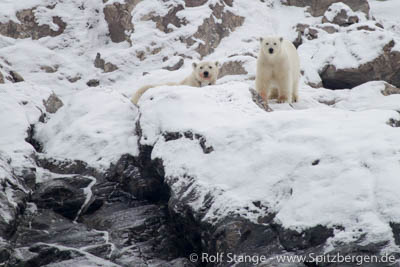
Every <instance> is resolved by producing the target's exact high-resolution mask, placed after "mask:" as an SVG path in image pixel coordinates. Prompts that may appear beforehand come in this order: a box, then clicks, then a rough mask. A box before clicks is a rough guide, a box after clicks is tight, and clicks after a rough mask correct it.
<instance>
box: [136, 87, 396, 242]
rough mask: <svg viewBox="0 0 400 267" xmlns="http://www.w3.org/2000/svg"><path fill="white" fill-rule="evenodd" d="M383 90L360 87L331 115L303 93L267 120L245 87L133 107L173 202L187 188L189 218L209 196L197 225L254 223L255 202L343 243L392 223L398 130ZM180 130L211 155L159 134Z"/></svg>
mask: <svg viewBox="0 0 400 267" xmlns="http://www.w3.org/2000/svg"><path fill="white" fill-rule="evenodd" d="M383 88H384V85H383V83H382V82H373V83H372V84H365V85H362V86H360V87H359V88H355V89H354V90H352V91H348V94H347V97H346V98H344V99H343V100H340V101H339V102H338V103H336V104H335V105H334V106H332V107H327V106H326V105H323V104H319V103H317V101H316V100H315V99H314V94H315V93H317V92H318V90H313V89H308V90H304V89H303V90H301V91H300V92H301V94H300V99H301V101H300V102H299V103H298V104H295V105H294V109H290V110H287V109H285V108H283V109H281V110H275V112H271V113H267V112H265V111H263V110H261V109H259V108H258V107H257V106H256V105H255V104H254V103H253V102H252V101H251V97H250V93H249V92H248V89H249V86H248V85H247V84H246V83H239V82H231V83H227V84H221V85H215V86H208V87H205V88H190V87H177V86H176V87H157V88H154V89H152V90H151V91H149V92H147V93H145V94H144V95H143V99H142V100H141V102H140V107H141V112H142V117H141V120H140V122H141V128H142V130H143V136H144V138H143V139H141V143H142V144H149V145H154V150H153V153H152V158H161V159H163V163H164V168H165V172H166V177H167V181H168V182H169V183H171V184H172V190H173V191H175V193H176V194H178V193H179V192H180V190H181V188H182V185H184V184H187V185H188V184H192V185H191V189H189V190H188V192H190V191H192V190H193V192H195V195H196V198H195V199H194V200H193V203H192V206H193V208H194V209H195V210H200V209H201V208H202V205H203V201H204V198H205V196H206V195H207V194H208V193H211V195H212V196H213V197H214V202H213V204H212V206H211V208H210V209H209V210H208V212H207V214H206V216H205V220H209V221H214V220H215V219H218V218H223V216H225V215H228V214H231V213H239V214H241V215H242V216H245V217H249V218H250V219H253V220H254V221H256V219H257V217H258V216H259V215H260V213H262V211H261V210H259V209H258V208H257V207H255V206H254V205H253V204H252V203H253V202H255V201H261V203H262V204H263V205H264V206H267V207H269V209H270V212H274V213H276V218H275V220H276V221H277V222H279V223H281V224H282V225H283V226H284V227H288V228H292V229H298V230H301V229H306V228H308V227H312V226H314V225H316V224H321V225H328V226H334V225H342V226H344V227H345V229H346V230H345V231H346V232H347V233H348V235H347V236H346V238H347V240H346V241H348V242H349V241H352V240H353V238H354V237H355V236H357V234H354V233H353V231H355V230H356V229H358V228H362V229H363V230H364V231H365V232H367V233H368V235H369V236H370V238H371V239H377V240H379V239H380V238H386V240H387V239H390V238H391V229H390V227H389V225H388V224H389V222H390V221H398V220H399V219H400V212H399V210H398V209H396V208H395V207H398V205H400V199H399V198H398V192H397V188H398V186H400V180H398V177H397V174H398V173H399V172H400V166H399V164H398V161H399V159H400V151H399V150H398V147H400V141H399V139H398V136H399V134H400V129H399V128H393V127H390V126H389V125H388V124H387V122H388V121H389V119H391V118H393V119H396V120H399V119H400V114H399V113H398V112H396V111H394V109H397V110H400V95H391V96H383V95H382V94H381V93H380V91H381V90H382V89H383ZM341 94H343V93H341ZM279 106H280V105H278V104H273V105H272V107H273V108H275V109H276V108H277V107H279ZM165 110H168V112H165ZM187 131H191V132H193V133H197V134H201V135H202V136H204V137H205V139H206V140H207V141H206V146H212V147H213V148H214V151H213V152H211V153H209V154H205V153H204V152H203V151H202V149H201V146H200V144H199V141H198V140H190V139H188V138H181V139H177V140H173V141H167V142H166V141H165V139H164V138H163V137H162V136H161V134H162V133H166V132H180V133H184V132H187ZM316 160H319V164H318V165H315V166H314V165H312V163H313V162H314V161H316ZM188 176H189V177H188ZM176 177H179V181H178V182H176V183H175V178H176ZM185 177H186V178H185ZM193 178H194V179H193ZM250 192H251V193H250ZM246 207H247V208H250V211H252V210H253V211H254V210H255V211H257V213H252V212H247V211H246ZM360 234H361V233H360Z"/></svg>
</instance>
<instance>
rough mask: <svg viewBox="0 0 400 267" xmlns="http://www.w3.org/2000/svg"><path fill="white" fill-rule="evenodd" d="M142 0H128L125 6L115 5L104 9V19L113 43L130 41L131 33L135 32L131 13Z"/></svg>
mask: <svg viewBox="0 0 400 267" xmlns="http://www.w3.org/2000/svg"><path fill="white" fill-rule="evenodd" d="M140 1H141V0H127V1H126V2H125V3H124V4H120V3H114V4H111V5H106V6H105V7H104V10H103V12H104V17H105V20H106V22H107V24H108V30H109V32H110V38H111V41H113V42H114V43H120V42H123V41H130V39H129V33H131V32H132V31H133V30H134V26H133V24H132V15H131V12H132V10H133V8H134V7H135V6H136V5H137V4H138V3H139V2H140Z"/></svg>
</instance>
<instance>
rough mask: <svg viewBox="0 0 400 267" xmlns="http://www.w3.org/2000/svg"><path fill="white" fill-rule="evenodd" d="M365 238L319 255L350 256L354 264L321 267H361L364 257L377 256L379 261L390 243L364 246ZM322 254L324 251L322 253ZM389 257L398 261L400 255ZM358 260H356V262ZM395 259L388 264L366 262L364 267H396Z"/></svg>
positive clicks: (328, 264)
mask: <svg viewBox="0 0 400 267" xmlns="http://www.w3.org/2000/svg"><path fill="white" fill-rule="evenodd" d="M363 241H365V240H364V237H362V238H360V239H359V240H357V241H355V242H351V243H348V244H337V247H336V248H334V249H333V250H331V251H329V253H327V254H323V253H318V254H320V255H332V256H333V255H343V256H348V257H352V258H353V262H348V263H340V262H333V263H329V262H325V263H320V265H318V266H321V267H327V266H329V267H331V266H333V267H345V266H348V267H353V266H354V267H355V266H360V265H361V264H360V263H361V260H360V258H361V257H363V258H365V257H371V256H375V257H377V258H378V259H379V258H380V257H381V255H384V254H381V253H382V250H384V248H385V247H387V246H388V242H378V243H367V244H363ZM321 252H322V251H321ZM387 256H390V257H392V258H393V259H395V260H396V259H398V258H399V256H400V255H398V253H396V254H387ZM354 259H356V260H354ZM393 259H392V260H391V261H389V259H388V261H387V262H381V263H379V262H367V261H364V262H362V266H363V267H364V266H365V267H389V266H396V265H393Z"/></svg>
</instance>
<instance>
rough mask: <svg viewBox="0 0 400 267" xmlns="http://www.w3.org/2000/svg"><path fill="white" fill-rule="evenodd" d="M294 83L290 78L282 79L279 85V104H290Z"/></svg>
mask: <svg viewBox="0 0 400 267" xmlns="http://www.w3.org/2000/svg"><path fill="white" fill-rule="evenodd" d="M291 86H292V83H291V81H290V78H289V77H285V78H284V79H281V80H280V81H279V83H278V87H279V88H278V103H284V102H286V101H288V102H289V103H290V99H291V91H292V90H291V89H292V87H291Z"/></svg>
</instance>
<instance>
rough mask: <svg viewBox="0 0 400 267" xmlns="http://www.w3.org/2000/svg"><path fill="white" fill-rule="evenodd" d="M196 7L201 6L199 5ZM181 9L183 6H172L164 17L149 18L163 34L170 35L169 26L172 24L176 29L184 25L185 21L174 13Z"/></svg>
mask: <svg viewBox="0 0 400 267" xmlns="http://www.w3.org/2000/svg"><path fill="white" fill-rule="evenodd" d="M197 2H200V1H197ZM198 5H201V4H200V3H199V4H198ZM183 9H184V7H183V5H176V6H172V7H171V8H170V9H169V10H168V13H167V14H166V15H165V16H151V20H152V21H154V22H155V23H156V27H157V29H159V30H160V31H162V32H165V33H170V32H172V29H171V28H170V27H169V24H172V25H174V26H175V27H178V28H179V27H181V25H186V23H187V21H186V20H185V19H181V18H179V17H178V16H177V15H176V13H178V12H179V11H181V10H183Z"/></svg>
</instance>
